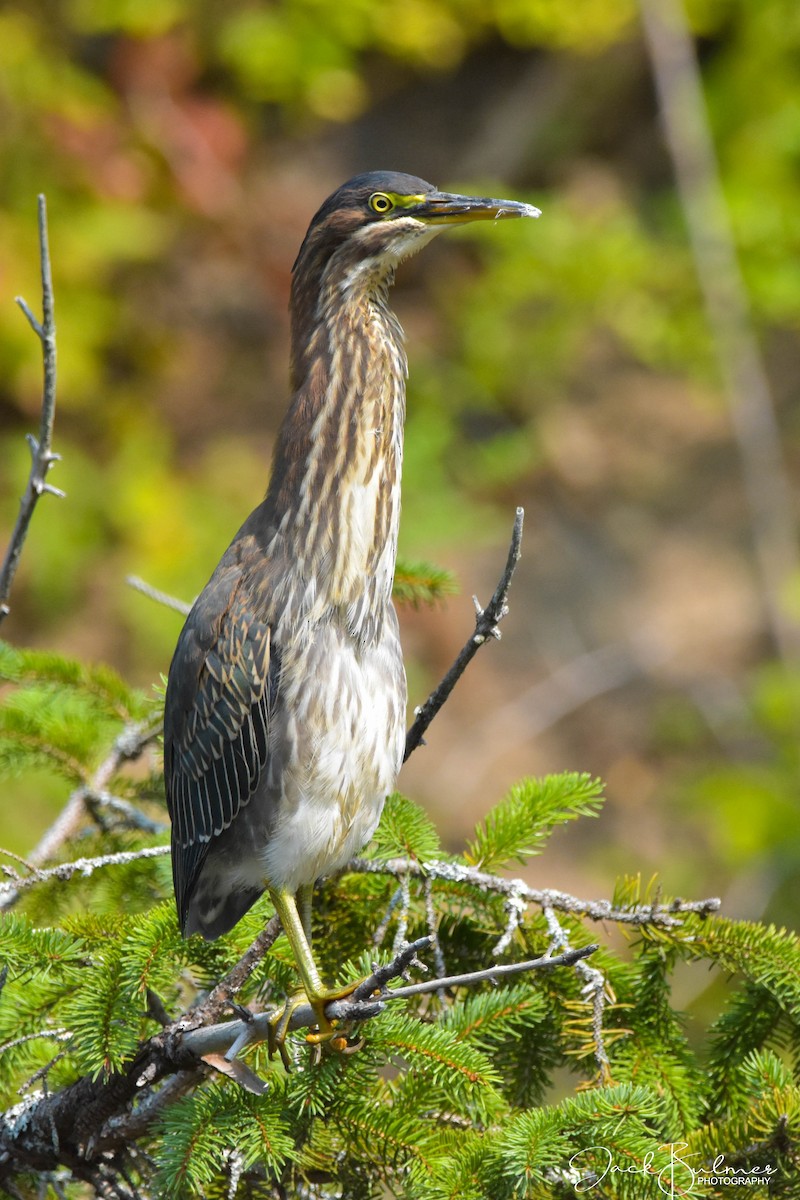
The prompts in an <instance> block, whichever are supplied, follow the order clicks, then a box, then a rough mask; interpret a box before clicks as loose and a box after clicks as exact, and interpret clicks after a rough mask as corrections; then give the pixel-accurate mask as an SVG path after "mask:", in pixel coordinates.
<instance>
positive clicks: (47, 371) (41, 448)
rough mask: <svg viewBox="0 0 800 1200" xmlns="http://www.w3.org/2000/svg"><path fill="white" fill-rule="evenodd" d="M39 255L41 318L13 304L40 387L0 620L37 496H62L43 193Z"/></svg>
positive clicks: (2, 570) (2, 575) (0, 573)
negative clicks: (40, 375)
mask: <svg viewBox="0 0 800 1200" xmlns="http://www.w3.org/2000/svg"><path fill="white" fill-rule="evenodd" d="M38 211H39V258H40V263H41V275H42V320H41V321H38V320H37V318H36V317H35V316H34V314H33V312H32V311H31V309H30V308H29V306H28V304H27V303H26V302H25V301H24V300H23V299H22V297H21V296H18V297H17V304H18V305H19V307H20V308H21V309H22V311H23V313H24V314H25V316H26V317H27V320H28V323H29V325H30V326H31V328H32V329H33V331H34V333H35V334H36V336H37V337H38V338H39V341H40V343H41V346H42V361H43V369H44V383H43V388H42V413H41V419H40V422H39V436H38V438H35V437H34V436H33V435H32V434H28V436H27V441H28V445H29V446H30V451H31V469H30V473H29V475H28V483H27V486H26V488H25V491H24V492H23V495H22V499H21V500H20V504H19V513H18V515H17V520H16V524H15V525H14V529H13V532H12V534H11V541H10V542H9V544H8V549H7V551H6V555H5V558H4V559H3V565H2V567H0V622H2V621H3V619H4V617H7V616H8V614H9V612H10V609H9V606H8V598H9V595H10V593H11V585H12V583H13V581H14V576H15V575H16V573H17V567H18V566H19V560H20V555H21V554H22V547H23V546H24V544H25V539H26V537H27V536H28V528H29V526H30V523H31V518H32V516H33V513H34V509H35V508H36V505H37V503H38V502H39V498H40V496H42V495H43V494H44V493H45V492H49V493H50V495H52V496H63V495H64V492H62V491H61V489H60V488H56V487H53V486H52V484H49V483H47V472H48V471H49V470H50V468H51V467H52V465H53V463H55V462H58V460H59V458H60V457H61V456H60V455H58V454H55V453H54V452H53V450H52V449H51V443H52V437H53V421H54V420H55V412H56V326H55V319H54V307H53V277H52V272H51V268H50V247H49V243H48V237H47V204H46V201H45V198H44V196H39V201H38Z"/></svg>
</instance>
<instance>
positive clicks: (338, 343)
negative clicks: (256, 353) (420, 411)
mask: <svg viewBox="0 0 800 1200" xmlns="http://www.w3.org/2000/svg"><path fill="white" fill-rule="evenodd" d="M390 283H391V278H390V277H388V276H387V275H386V274H384V275H383V276H377V275H370V274H369V273H366V272H363V271H361V272H359V271H357V270H355V271H352V272H351V273H350V275H349V276H348V275H345V274H343V272H342V271H341V270H339V271H329V272H326V274H325V275H323V280H322V286H321V287H320V288H319V290H318V291H317V295H316V304H315V305H314V306H313V307H312V306H310V305H307V304H305V303H304V300H305V298H304V297H302V296H297V295H295V296H293V306H292V318H293V344H292V376H293V378H292V383H293V388H294V397H293V400H292V404H291V406H290V409H289V412H288V414H287V416H286V418H285V420H284V423H283V425H282V427H281V430H280V433H279V435H278V443H277V446H276V451H275V468H274V471H273V477H272V481H271V484H270V490H269V493H268V496H267V502H268V504H269V505H270V507H271V509H272V514H273V519H274V520H275V522H276V525H277V528H278V530H279V531H280V534H281V536H282V539H283V540H284V545H285V550H286V551H287V553H288V555H289V556H290V560H291V561H292V562H293V564H295V565H296V567H297V570H298V572H299V573H300V574H301V575H302V577H303V578H304V580H305V581H306V585H307V586H308V585H310V588H311V591H312V592H313V595H314V604H315V607H318V605H319V604H322V605H324V606H325V607H331V606H332V607H334V608H338V609H340V610H342V611H343V613H344V615H345V619H346V620H347V623H348V625H349V626H350V628H351V629H352V630H353V632H354V633H357V634H358V635H359V636H369V634H370V631H371V628H372V626H374V620H375V618H376V617H377V619H378V620H379V621H381V622H382V619H383V611H384V609H385V606H386V604H387V602H388V600H389V598H390V595H391V587H392V580H393V577H394V568H395V558H396V554H397V531H398V524H399V518H400V475H401V467H402V458H403V421H404V419H405V376H406V358H405V353H404V350H403V335H402V330H401V329H400V326H399V324H398V322H397V320H396V318H395V316H394V314H393V313H392V312H391V311H390V310H389V307H388V303H387V294H388V288H389V285H390ZM370 614H372V615H370Z"/></svg>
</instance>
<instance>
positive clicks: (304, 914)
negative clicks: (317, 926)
mask: <svg viewBox="0 0 800 1200" xmlns="http://www.w3.org/2000/svg"><path fill="white" fill-rule="evenodd" d="M313 895H314V885H313V883H304V884H303V886H302V887H301V888H298V889H297V907H298V909H299V912H300V920H301V921H302V923H303V931H304V933H305V935H306V941H307V942H308V945H309V947H310V946H311V901H312V898H313Z"/></svg>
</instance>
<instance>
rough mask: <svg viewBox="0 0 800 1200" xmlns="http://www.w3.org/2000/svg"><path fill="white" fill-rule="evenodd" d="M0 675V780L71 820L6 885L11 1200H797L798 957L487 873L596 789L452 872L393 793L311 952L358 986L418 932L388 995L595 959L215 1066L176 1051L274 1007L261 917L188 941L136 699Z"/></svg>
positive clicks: (17, 661)
mask: <svg viewBox="0 0 800 1200" xmlns="http://www.w3.org/2000/svg"><path fill="white" fill-rule="evenodd" d="M0 674H1V675H2V680H3V689H4V690H3V705H2V717H1V718H0V764H1V765H2V770H3V772H6V773H8V772H11V771H14V772H20V771H22V772H25V771H39V772H41V771H42V769H43V768H44V769H46V770H48V771H50V772H51V773H53V774H54V775H56V776H60V777H61V778H62V779H63V780H64V785H63V786H64V796H65V803H66V809H69V807H70V806H73V807H74V806H76V804H77V802H78V801H80V805H81V810H80V819H79V820H76V821H75V823H74V826H73V827H72V829H71V832H70V835H69V837H67V838H65V839H64V840H63V841H61V843H60V844H59V845H58V847H56V848H55V849H54V852H53V854H52V855H51V856H50V857H49V858H48V861H47V862H43V861H37V862H35V863H25V862H23V861H22V860H20V859H17V858H14V856H11V855H7V856H6V857H5V858H4V862H3V866H4V872H5V878H4V881H3V883H2V888H1V889H0V902H1V903H2V905H3V908H4V913H3V916H2V925H1V926H0V958H1V959H2V969H3V975H2V980H3V986H2V992H0V1088H2V1099H1V1100H0V1103H2V1108H3V1109H4V1113H3V1116H2V1117H1V1118H0V1188H4V1189H6V1190H7V1192H8V1194H9V1195H11V1196H25V1197H28V1196H30V1197H33V1196H53V1197H70V1198H73V1197H74V1198H76V1200H77V1198H80V1197H85V1196H92V1195H97V1196H117V1197H128V1198H130V1200H134V1198H137V1197H138V1198H141V1200H146V1198H149V1197H153V1198H155V1197H158V1198H161V1197H164V1198H166V1200H170V1198H175V1200H177V1198H178V1197H208V1198H217V1197H219V1198H220V1200H223V1198H228V1197H239V1198H240V1200H246V1198H248V1197H252V1198H254V1200H255V1198H257V1197H258V1198H262V1197H268V1198H273V1197H274V1198H275V1200H278V1198H281V1197H308V1198H309V1200H311V1198H313V1200H334V1198H339V1197H347V1198H352V1200H362V1198H363V1200H373V1198H374V1200H378V1198H379V1197H384V1196H387V1195H390V1196H396V1197H402V1198H408V1200H446V1198H455V1197H458V1198H459V1200H481V1198H486V1200H489V1198H491V1200H505V1198H507V1200H515V1198H522V1197H525V1198H530V1200H539V1198H545V1197H553V1198H555V1200H559V1198H561V1197H573V1196H579V1195H581V1194H584V1193H588V1194H590V1195H591V1194H594V1195H598V1196H603V1197H609V1198H617V1197H619V1198H620V1200H627V1198H631V1200H633V1198H636V1200H639V1198H647V1197H653V1198H657V1197H660V1196H662V1195H673V1196H678V1195H685V1196H717V1195H720V1196H722V1195H725V1196H727V1195H729V1194H730V1180H731V1178H737V1179H739V1180H747V1181H749V1183H748V1186H752V1187H756V1189H757V1190H756V1194H757V1195H758V1194H764V1191H763V1189H764V1188H765V1187H766V1186H767V1184H768V1188H769V1195H770V1196H773V1197H775V1196H786V1197H789V1196H795V1195H796V1194H797V1180H798V1178H800V1162H799V1161H798V1156H800V1088H799V1087H798V1071H797V1064H798V1049H799V1048H800V941H798V938H797V937H796V936H795V935H794V934H792V933H789V932H787V931H786V930H778V929H774V928H766V927H761V926H758V925H754V924H748V923H745V922H739V921H731V920H728V919H725V918H724V917H721V916H717V915H715V912H714V910H715V908H716V904H715V902H712V901H708V902H704V901H680V900H675V901H671V900H669V899H668V898H666V897H664V896H662V895H661V894H660V892H658V891H657V890H656V888H655V885H653V884H651V885H649V886H648V887H646V888H645V887H643V886H642V885H641V883H640V881H639V880H637V879H635V878H634V879H628V880H623V881H622V882H621V883H620V884H619V885H618V887H617V891H616V894H615V895H614V896H613V897H612V898H611V899H610V900H605V901H604V900H581V899H579V898H577V897H574V896H569V895H566V894H564V893H560V892H555V891H552V890H543V891H537V890H536V889H535V888H534V887H532V886H531V885H529V884H528V883H526V882H523V881H522V880H521V879H518V878H514V877H513V876H512V875H511V874H510V873H509V872H508V871H507V868H508V867H512V868H515V867H517V866H519V864H524V863H526V862H527V861H528V860H529V859H530V857H531V856H532V855H534V854H538V853H541V852H542V851H543V850H544V849H545V846H546V842H547V839H548V836H549V834H550V833H551V832H552V831H553V830H554V829H555V828H556V827H557V826H559V825H562V824H564V823H568V822H572V821H574V820H576V819H580V820H587V819H588V818H589V817H590V816H593V815H595V814H596V813H597V812H598V809H599V807H600V804H601V789H600V787H599V785H598V783H597V782H596V781H595V780H592V779H590V778H588V777H587V776H584V775H574V774H567V775H562V776H557V777H553V778H547V779H543V780H534V779H527V780H523V781H522V782H520V783H519V784H518V785H517V786H515V787H514V788H512V789H511V791H510V792H509V794H508V795H507V796H505V797H504V798H502V799H501V800H500V801H499V802H498V803H497V804H496V805H495V806H494V807H493V808H491V809H490V811H489V813H488V814H487V816H486V817H485V818H484V819H483V820H482V821H481V823H480V824H479V826H478V828H477V829H476V830H475V833H474V835H473V837H472V839H470V841H469V844H468V845H467V846H466V847H465V848H464V850H463V852H462V853H460V854H446V853H444V852H443V850H442V848H441V846H440V845H439V841H438V838H437V835H436V831H435V829H434V828H433V826H432V824H431V822H430V820H429V819H428V817H427V816H426V815H425V814H424V813H423V812H422V811H421V810H420V809H419V808H418V807H417V806H416V805H415V804H414V803H413V802H412V801H411V800H409V799H407V798H405V797H402V796H393V797H391V798H390V800H389V802H388V803H387V806H386V810H385V813H384V818H383V821H382V823H381V826H380V829H379V830H378V833H377V835H376V837H375V839H374V841H373V843H372V844H371V846H370V847H368V849H367V850H366V852H365V855H364V857H362V858H361V859H359V860H357V861H356V862H354V863H352V864H351V865H350V867H349V868H348V869H347V870H346V871H344V872H343V873H342V874H341V875H340V876H338V877H336V878H333V879H328V880H326V881H324V882H323V884H322V886H321V888H320V889H319V898H318V902H317V907H316V911H315V922H316V923H315V931H314V932H315V940H316V945H317V947H318V949H319V954H320V960H321V964H322V968H323V970H324V972H325V973H326V974H327V975H328V976H329V977H330V978H332V979H333V978H337V977H338V978H342V979H350V978H354V977H357V976H358V975H369V974H370V972H371V970H372V966H373V963H374V962H383V963H385V962H388V961H391V960H392V959H393V958H394V957H395V956H396V955H397V953H398V952H399V951H400V950H402V948H403V947H405V946H406V945H407V944H409V943H410V942H412V941H414V940H415V939H417V938H421V937H425V936H426V935H435V941H434V942H433V943H432V944H430V945H428V946H427V947H426V948H425V949H424V950H422V951H421V952H420V959H421V960H422V961H421V963H419V964H418V965H412V969H411V972H410V976H411V979H412V981H419V980H426V979H427V980H432V981H434V982H435V981H436V980H437V979H439V978H446V979H450V980H452V979H453V978H454V977H456V976H464V975H467V976H470V975H472V974H474V973H476V972H479V971H481V970H482V969H485V968H487V967H489V966H492V965H493V964H496V965H498V966H503V965H504V964H509V963H512V962H519V961H523V960H535V959H537V958H539V957H540V956H542V955H543V954H545V953H547V952H550V953H552V954H553V955H558V954H560V953H562V952H563V951H565V950H569V949H571V948H572V949H580V948H581V947H585V946H587V945H589V944H590V943H595V942H599V943H600V946H599V948H598V949H597V950H596V951H594V952H593V953H591V954H589V955H588V956H587V957H584V958H581V959H578V960H576V961H574V962H573V963H572V965H569V966H559V967H544V968H543V967H541V966H540V967H537V968H534V969H531V970H528V971H525V972H521V973H519V974H516V975H514V976H511V977H508V978H506V977H503V976H500V975H498V977H497V979H496V980H495V981H494V982H491V981H485V980H484V981H472V983H471V984H470V983H469V982H467V983H461V984H455V983H449V984H443V985H442V986H441V987H439V988H438V989H436V990H431V991H427V992H424V993H423V994H419V995H412V996H410V997H408V998H405V999H397V1000H390V1001H387V1002H385V1004H384V1005H383V1009H382V1011H381V1012H379V1013H378V1014H377V1015H375V1016H374V1017H372V1018H370V1019H369V1020H365V1021H363V1022H362V1023H360V1024H359V1025H358V1027H357V1028H356V1029H350V1030H345V1033H346V1036H347V1038H348V1049H352V1048H353V1047H354V1046H355V1045H357V1044H358V1043H359V1042H360V1043H361V1044H360V1045H359V1046H358V1048H357V1049H355V1050H354V1052H352V1053H342V1052H337V1051H336V1050H327V1049H325V1050H323V1051H322V1052H321V1053H320V1052H319V1051H318V1050H316V1049H314V1048H313V1047H311V1046H309V1045H308V1044H307V1043H306V1041H305V1032H306V1031H305V1030H303V1029H300V1030H298V1031H297V1032H295V1033H293V1034H291V1035H290V1039H289V1041H290V1049H289V1053H290V1056H291V1066H292V1069H291V1070H287V1069H286V1068H285V1067H284V1064H283V1063H282V1062H281V1060H280V1058H279V1057H274V1058H270V1057H269V1053H268V1047H267V1045H266V1043H265V1042H264V1041H262V1040H258V1039H256V1038H254V1039H253V1040H252V1041H251V1042H250V1043H249V1044H246V1045H243V1047H242V1048H241V1049H240V1050H239V1051H238V1054H236V1055H232V1056H230V1058H231V1061H227V1060H225V1059H224V1056H223V1055H222V1054H218V1055H215V1054H213V1053H210V1054H203V1055H202V1058H200V1057H198V1056H197V1054H196V1053H195V1052H194V1051H193V1050H192V1045H193V1044H195V1043H193V1042H192V1038H193V1037H196V1036H197V1034H196V1031H195V1030H196V1027H199V1028H203V1027H205V1026H208V1025H214V1027H215V1028H216V1026H217V1025H218V1024H220V1023H223V1022H225V1021H233V1022H237V1021H238V1022H239V1024H238V1025H237V1028H239V1027H240V1026H242V1027H243V1024H242V1012H241V1011H237V1012H233V1011H232V1010H231V1007H230V1004H227V1005H226V1003H225V1002H226V1000H233V999H234V998H235V1001H236V1002H237V1003H238V1004H239V1005H243V1006H245V1007H246V1008H247V1009H248V1010H249V1011H250V1012H252V1013H253V1014H258V1013H259V1012H262V1011H264V1010H266V1009H268V1008H269V1007H270V1005H273V1004H274V1003H276V1002H279V1001H280V1000H281V999H282V997H283V996H284V995H285V994H286V992H287V991H290V990H291V989H292V987H293V978H294V975H293V967H292V961H291V954H290V952H289V949H288V945H287V943H286V941H285V939H284V938H283V937H280V936H274V934H276V933H277V929H276V927H275V923H274V922H271V921H270V918H271V913H270V909H269V906H268V903H267V902H266V901H265V900H262V901H261V902H260V903H259V904H258V905H256V907H255V908H254V909H253V910H252V911H251V913H249V914H248V915H247V917H246V918H245V919H244V920H243V921H242V922H241V923H240V924H239V925H238V926H237V928H236V929H235V930H234V931H233V932H232V933H230V934H229V935H227V936H226V937H225V938H223V939H221V940H220V941H219V942H216V943H213V944H211V945H207V944H206V943H204V942H203V941H202V940H200V939H198V938H194V939H191V940H190V941H184V940H183V939H182V938H181V937H180V935H179V932H178V928H177V924H176V920H175V915H174V911H173V901H172V896H171V885H170V879H169V868H168V857H167V855H166V854H165V853H163V852H162V850H163V848H164V845H165V828H164V815H165V814H164V810H163V801H162V798H161V797H162V795H163V791H162V785H161V781H160V779H159V777H158V773H157V764H158V755H157V750H156V748H155V747H154V739H153V736H152V730H153V729H154V728H156V727H157V723H158V701H157V700H150V699H148V698H146V697H144V696H142V695H140V694H138V693H137V692H135V691H133V690H131V689H130V688H128V687H127V686H126V685H125V683H124V682H123V681H122V680H120V679H119V678H118V677H117V676H116V675H114V674H113V673H112V672H110V671H108V670H106V669H96V668H91V669H90V668H86V667H83V666H81V665H80V664H77V663H74V662H70V661H67V660H64V659H61V658H58V657H56V656H52V655H42V654H39V653H32V652H29V651H19V650H14V649H11V648H10V647H8V646H5V645H4V646H2V648H0ZM98 780H100V783H98ZM66 809H65V811H66ZM71 863H72V864H78V865H77V866H71V865H70V864H71ZM531 877H534V876H533V875H532V876H531ZM265 930H266V933H265ZM270 930H272V933H270ZM619 931H621V932H622V933H623V934H624V935H625V937H624V939H623V938H620V937H619V936H618V934H619ZM267 935H268V936H267ZM687 961H689V962H698V961H699V962H702V963H704V964H705V965H706V966H707V967H709V968H712V970H713V978H714V979H715V980H716V983H715V988H714V991H713V995H714V997H715V1005H716V1013H715V1015H714V1016H713V1019H711V1021H710V1022H707V1023H706V1025H705V1026H704V1027H700V1023H699V1022H697V1021H693V1022H689V1021H688V1020H687V1019H686V1018H685V1017H684V1016H682V1014H681V1013H680V1012H677V1011H676V1010H675V1007H674V1003H673V1000H672V984H673V973H674V969H675V967H676V966H677V964H678V963H680V962H687ZM220 982H221V983H222V987H221V988H220V987H219V986H217V985H219V984H220ZM398 985H399V986H401V987H402V986H405V985H404V981H403V980H398V979H393V980H392V981H391V983H390V985H389V986H390V988H392V989H393V988H395V987H397V986H398ZM245 1024H246V1022H245ZM244 1040H246V1039H244ZM754 1181H755V1182H754Z"/></svg>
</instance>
